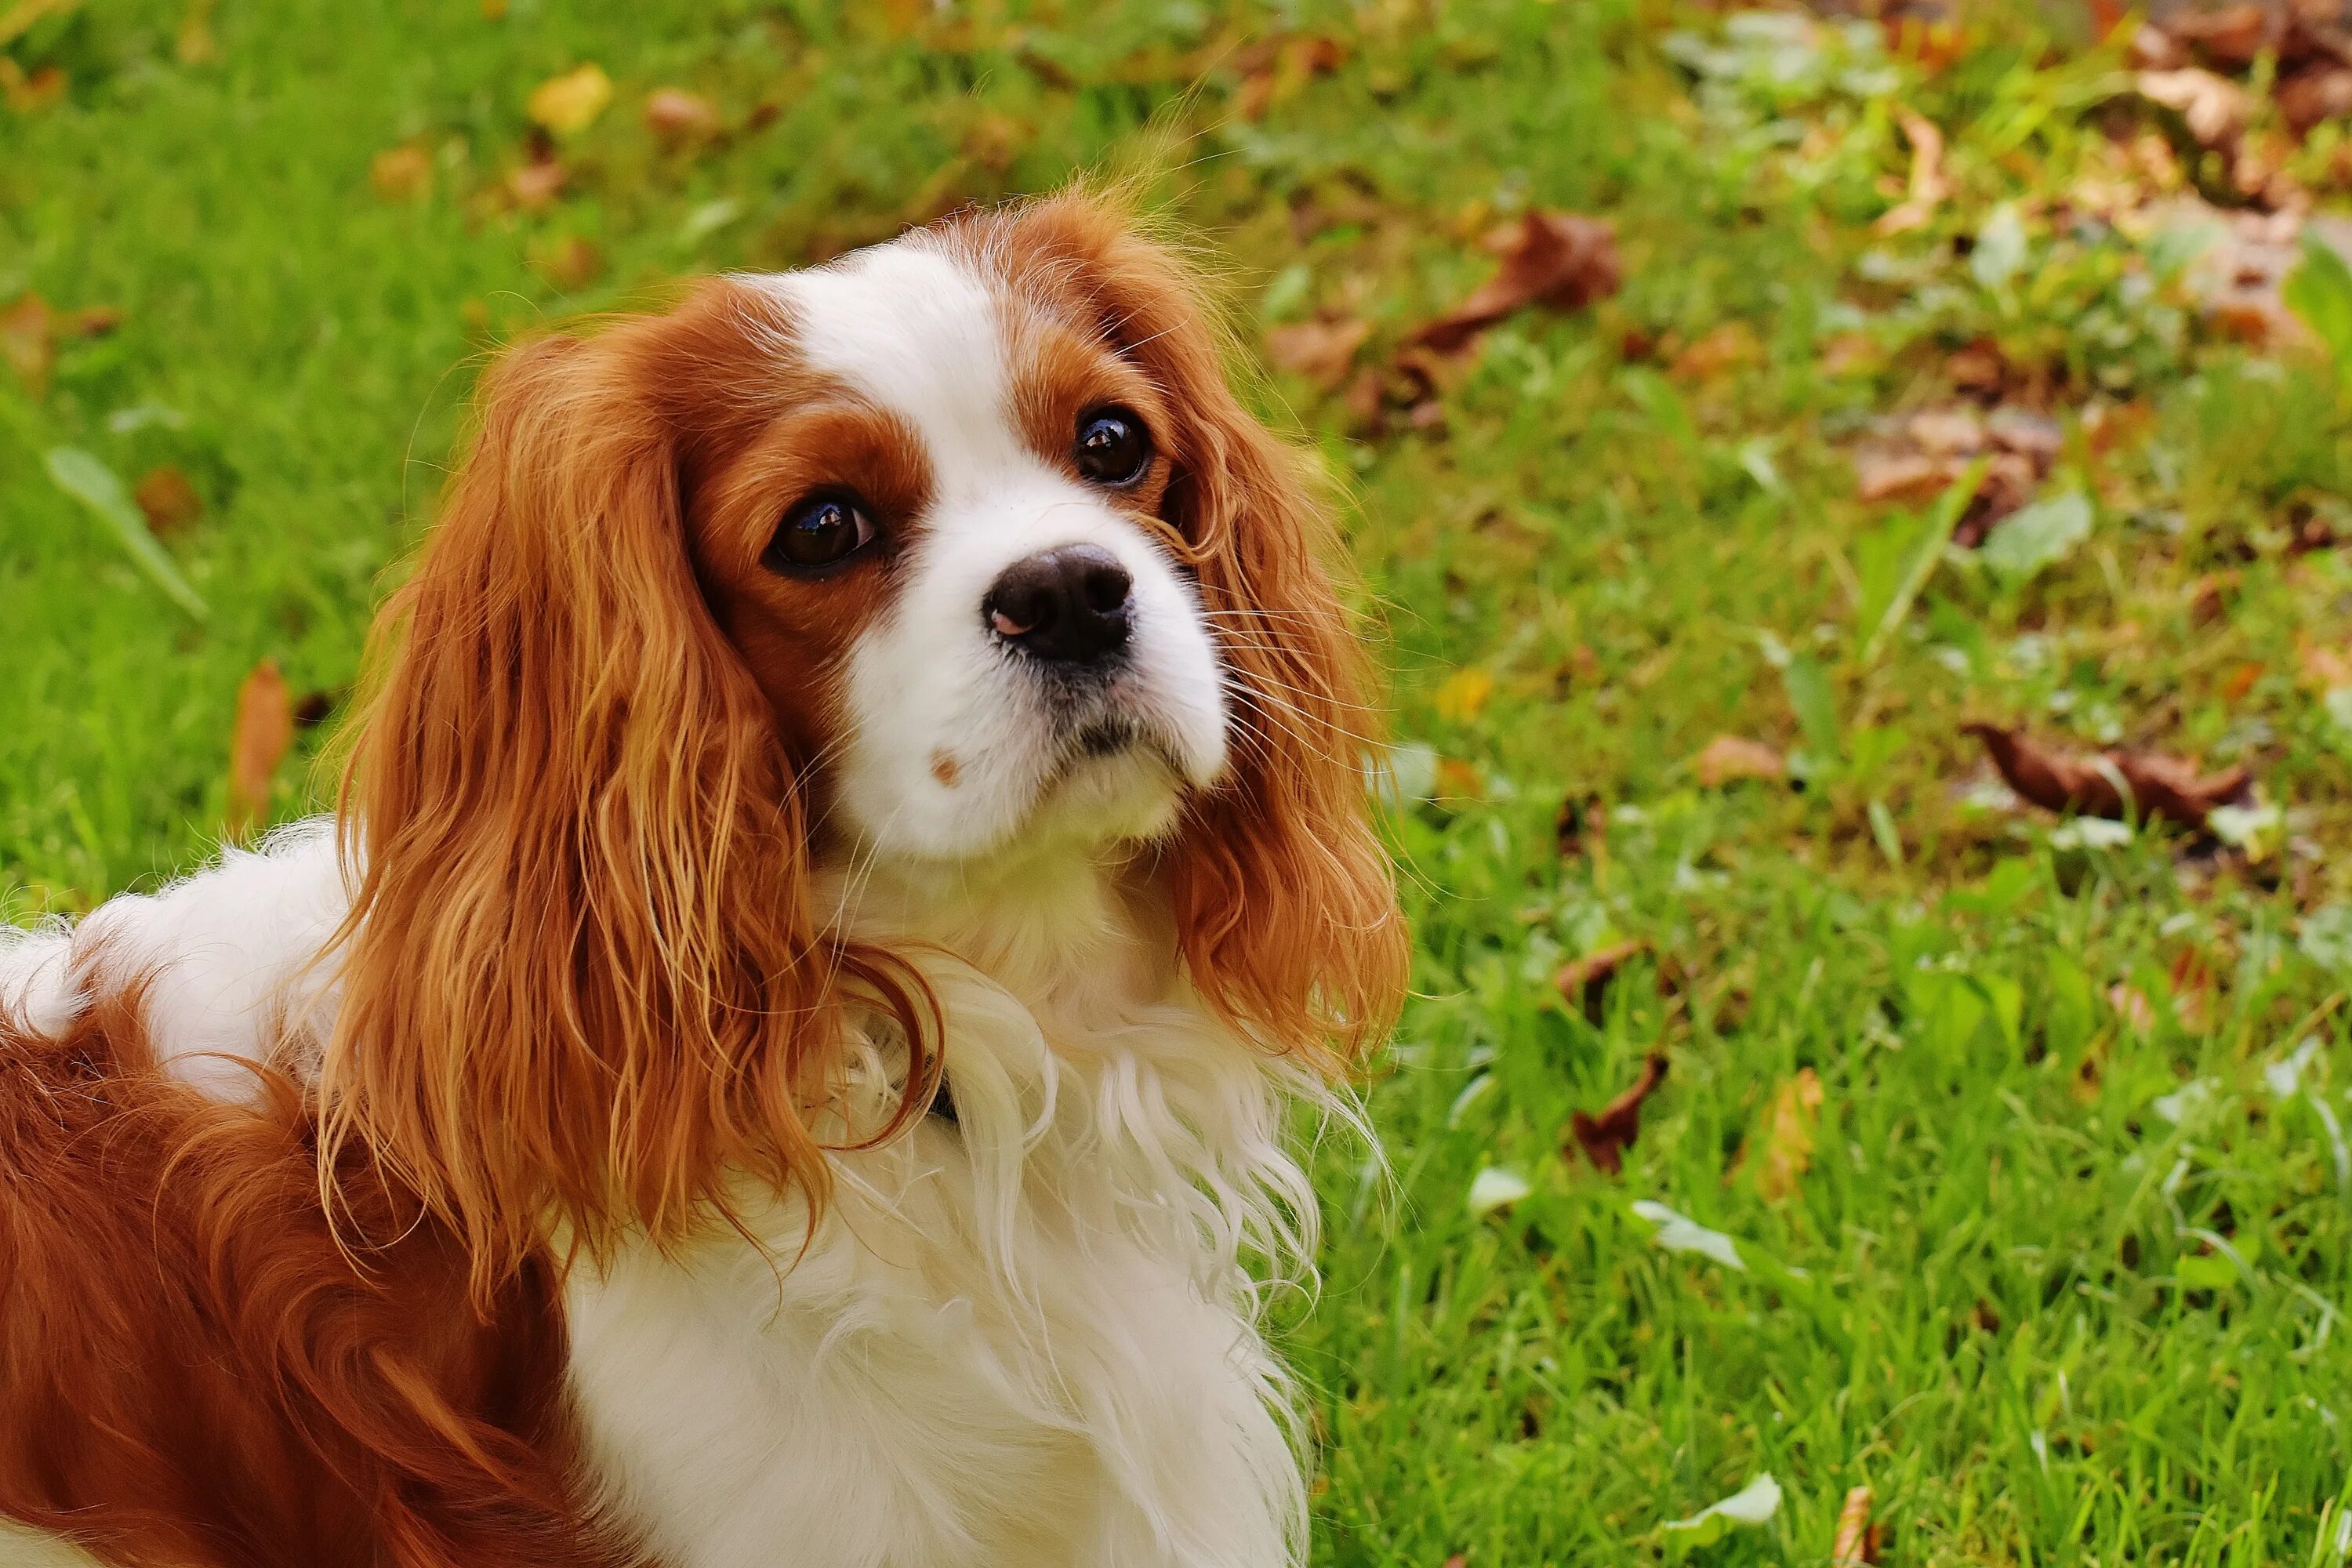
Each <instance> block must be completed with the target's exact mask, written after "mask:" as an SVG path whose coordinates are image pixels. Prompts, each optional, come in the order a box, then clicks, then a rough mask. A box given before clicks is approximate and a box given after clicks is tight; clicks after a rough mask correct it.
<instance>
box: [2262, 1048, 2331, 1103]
mask: <svg viewBox="0 0 2352 1568" xmlns="http://www.w3.org/2000/svg"><path fill="white" fill-rule="evenodd" d="M2318 1054H2319V1037H2317V1036H2316V1035H2306V1036H2305V1037H2304V1041H2303V1044H2301V1045H2299V1046H2297V1047H2295V1048H2294V1055H2293V1056H2291V1057H2289V1058H2286V1060H2284V1061H2283V1062H2273V1063H2271V1065H2270V1066H2268V1067H2266V1068H2263V1082H2264V1083H2266V1084H2268V1085H2270V1090H2271V1093H2272V1094H2273V1095H2275V1096H2276V1097H2277V1098H2279V1099H2281V1100H2290V1099H2293V1098H2294V1092H2295V1090H2297V1089H2301V1088H2302V1087H2303V1075H2304V1073H2305V1071H2306V1070H2307V1069H2308V1068H2310V1066H2311V1058H2314V1057H2315V1056H2317V1055H2318Z"/></svg>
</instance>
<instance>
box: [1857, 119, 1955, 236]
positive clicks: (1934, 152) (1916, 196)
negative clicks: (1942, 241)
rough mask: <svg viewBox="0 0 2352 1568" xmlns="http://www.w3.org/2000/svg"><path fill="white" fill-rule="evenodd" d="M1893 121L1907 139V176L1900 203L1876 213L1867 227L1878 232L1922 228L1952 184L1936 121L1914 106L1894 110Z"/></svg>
mask: <svg viewBox="0 0 2352 1568" xmlns="http://www.w3.org/2000/svg"><path fill="white" fill-rule="evenodd" d="M1895 123H1897V124H1899V125H1901V126H1902V127H1903V139H1904V140H1905V141H1906V142H1910V143H1911V178H1910V181H1909V183H1908V184H1906V187H1905V189H1904V193H1903V201H1902V204H1901V205H1898V206H1894V207H1890V208H1888V209H1887V210H1886V211H1885V212H1884V213H1882V214H1880V215H1879V218H1878V221H1877V222H1876V223H1874V224H1873V225H1871V227H1872V229H1873V230H1874V231H1875V232H1877V233H1879V234H1903V233H1906V232H1907V231H1908V230H1911V229H1915V228H1924V227H1926V226H1927V220H1928V219H1929V218H1931V217H1933V216H1935V213H1936V208H1937V206H1939V205H1942V203H1943V200H1944V198H1945V197H1946V196H1948V195H1951V194H1952V184H1951V182H1950V181H1949V180H1947V179H1946V178H1944V133H1943V132H1942V131H1940V130H1938V129H1937V125H1936V122H1935V121H1932V120H1930V119H1928V118H1927V116H1926V115H1924V114H1921V113H1919V112H1917V111H1916V110H1909V109H1898V110H1895Z"/></svg>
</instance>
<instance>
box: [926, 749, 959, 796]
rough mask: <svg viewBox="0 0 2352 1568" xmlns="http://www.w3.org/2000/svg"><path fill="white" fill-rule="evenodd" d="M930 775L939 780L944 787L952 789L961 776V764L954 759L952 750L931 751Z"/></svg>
mask: <svg viewBox="0 0 2352 1568" xmlns="http://www.w3.org/2000/svg"><path fill="white" fill-rule="evenodd" d="M931 776H932V777H933V778H935V779H937V780H939V781H940V784H942V785H943V786H945V787H946V788H948V789H953V788H955V786H956V780H958V779H960V778H961V777H962V776H963V764H962V763H960V762H957V761H956V759H955V753H954V752H949V751H938V752H932V753H931Z"/></svg>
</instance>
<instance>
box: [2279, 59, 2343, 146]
mask: <svg viewBox="0 0 2352 1568" xmlns="http://www.w3.org/2000/svg"><path fill="white" fill-rule="evenodd" d="M2273 96H2274V97H2275V98H2276V99H2277V100H2278V106H2279V113H2280V114H2281V115H2283V116H2284V117H2285V120H2286V122H2287V123H2288V124H2289V125H2291V126H2293V127H2294V132H2295V134H2296V135H2298V136H2300V135H2303V134H2304V133H2305V132H2308V131H2310V130H2311V128H2312V127H2313V126H2315V125H2317V124H2318V123H2319V122H2320V121H2323V120H2341V119H2343V118H2344V117H2345V116H2347V115H2352V70H2347V69H2346V68H2344V67H2342V66H2325V67H2322V68H2319V69H2317V70H2310V71H2305V72H2303V73H2301V74H2300V75H2297V76H2293V77H2289V78H2288V79H2286V80H2284V81H2283V82H2281V83H2279V85H2278V88H2277V90H2276V92H2275V93H2274V94H2273Z"/></svg>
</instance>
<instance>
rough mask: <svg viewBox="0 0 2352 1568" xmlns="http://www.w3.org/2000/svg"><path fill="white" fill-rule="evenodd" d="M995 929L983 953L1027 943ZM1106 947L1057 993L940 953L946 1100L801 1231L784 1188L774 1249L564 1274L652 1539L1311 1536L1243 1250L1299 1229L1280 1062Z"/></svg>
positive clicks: (1262, 1542) (713, 1548) (1056, 1556)
mask: <svg viewBox="0 0 2352 1568" xmlns="http://www.w3.org/2000/svg"><path fill="white" fill-rule="evenodd" d="M998 929H999V931H1000V933H1001V932H1002V931H1003V927H1002V926H1000V927H999V928H998ZM959 945H960V946H961V948H962V951H965V952H970V951H971V946H970V945H969V944H959ZM993 945H994V946H995V951H994V952H992V953H991V954H989V955H988V957H989V959H992V960H993V961H994V962H991V963H990V969H991V972H992V973H999V974H1001V973H1005V972H1006V971H1007V970H1008V969H1009V970H1015V971H1018V970H1022V969H1024V968H1028V967H1029V966H1028V965H1024V964H1023V963H1021V962H1020V955H1019V953H1018V952H1013V951H1012V950H1010V949H1008V948H1007V947H1005V946H1004V945H1003V943H1002V942H998V943H996V944H993ZM1033 951H1034V949H1033ZM1090 956H1091V957H1093V958H1094V959H1095V960H1096V961H1097V962H1096V963H1095V964H1093V965H1092V966H1090V967H1088V968H1087V969H1086V970H1083V971H1079V972H1072V971H1068V970H1065V971H1064V973H1066V974H1070V973H1078V974H1082V975H1084V976H1085V978H1079V979H1075V980H1073V981H1072V982H1070V983H1068V984H1061V985H1060V986H1059V987H1058V994H1054V995H1050V996H1049V999H1048V1000H1047V1001H1046V1002H1045V1005H1042V1006H1033V1005H1031V1004H1028V1003H1024V1002H1023V1001H1020V1000H1016V999H1015V997H1014V995H1013V993H1012V991H1011V990H1009V989H1008V988H1006V986H1004V985H1003V984H999V983H998V982H997V981H996V980H994V979H992V978H989V977H987V976H984V975H983V974H982V973H981V972H980V971H979V970H978V969H976V968H974V967H971V966H969V965H967V964H965V963H961V962H954V961H927V962H926V963H925V968H926V972H927V974H928V977H929V979H930V981H931V983H932V985H933V987H934V989H935V991H936V992H937V994H938V995H939V997H940V1003H941V1005H942V1008H943V1012H944V1016H945V1018H946V1020H947V1043H946V1049H947V1059H948V1063H949V1070H950V1083H951V1088H952V1090H953V1097H954V1105H955V1110H956V1120H955V1121H954V1122H953V1123H950V1122H947V1121H942V1120H940V1119H938V1118H931V1119H927V1120H926V1121H924V1122H923V1123H922V1125H921V1126H919V1128H918V1129H917V1130H916V1131H915V1132H914V1133H913V1134H912V1135H911V1136H910V1137H908V1138H906V1139H903V1140H901V1141H899V1142H896V1143H894V1144H892V1145H890V1146H888V1147H886V1148H882V1149H877V1150H870V1151H866V1152H858V1153H856V1154H848V1155H844V1156H842V1157H841V1158H840V1159H839V1160H838V1161H837V1165H836V1168H837V1171H838V1175H839V1180H838V1193H837V1199H836V1202H835V1205H834V1207H833V1208H832V1210H831V1211H829V1213H828V1214H827V1215H826V1217H825V1219H824V1222H823V1224H822V1226H821V1227H820V1230H819V1233H818V1235H817V1237H816V1238H815V1239H814V1242H813V1243H812V1244H811V1245H809V1247H808V1248H807V1250H806V1252H805V1254H804V1255H802V1254H801V1250H800V1249H801V1247H802V1242H803V1236H804V1230H803V1225H804V1216H803V1211H802V1210H801V1209H800V1207H799V1206H798V1205H775V1206H774V1207H773V1208H772V1210H771V1212H769V1213H768V1214H766V1215H764V1216H763V1218H762V1219H761V1221H760V1222H759V1223H757V1224H756V1225H755V1226H754V1228H755V1229H756V1230H757V1231H758V1232H759V1233H760V1237H761V1243H762V1244H763V1246H764V1247H765V1251H766V1255H764V1256H763V1253H762V1251H761V1248H756V1247H752V1246H751V1244H750V1243H748V1242H746V1241H744V1240H742V1239H741V1238H740V1237H728V1238H726V1239H724V1240H719V1241H714V1242H711V1243H709V1244H708V1245H706V1246H704V1247H700V1248H699V1249H698V1250H696V1251H695V1252H693V1253H692V1254H691V1255H689V1256H685V1257H680V1258H662V1257H659V1256H657V1255H656V1254H655V1253H654V1252H652V1251H651V1250H650V1249H638V1250H635V1251H632V1252H630V1253H628V1254H626V1255H625V1256H623V1257H621V1258H617V1259H615V1260H614V1262H613V1263H612V1265H611V1266H610V1267H609V1268H606V1269H604V1270H603V1271H602V1272H593V1271H589V1270H584V1269H583V1271H582V1272H581V1273H580V1274H579V1275H578V1276H576V1277H575V1280H574V1283H573V1285H572V1289H571V1291H570V1295H569V1299H568V1300H569V1308H570V1312H571V1320H572V1322H571V1327H572V1342H573V1345H572V1356H573V1361H572V1381H573V1387H574V1392H575V1394H576V1397H577V1401H578V1405H579V1407H580V1410H581V1414H582V1415H583V1421H584V1424H585V1427H586V1432H587V1437H588V1444H589V1450H590V1455H591V1458H592V1463H593V1466H594V1468H595V1469H596V1470H597V1472H598V1474H599V1476H600V1478H601V1479H602V1480H603V1481H604V1485H605V1487H606V1489H607V1493H608V1496H609V1498H610V1500H611V1501H612V1503H613V1504H614V1506H615V1507H616V1508H617V1510H619V1511H620V1512H621V1514H622V1515H623V1516H624V1517H625V1518H627V1519H629V1520H632V1521H635V1522H636V1523H638V1524H639V1525H640V1526H641V1527H642V1528H643V1529H645V1530H646V1532H647V1535H648V1538H649V1541H650V1542H651V1543H652V1544H653V1545H654V1546H655V1547H656V1549H657V1550H658V1551H659V1552H661V1553H662V1554H663V1556H664V1559H665V1561H667V1562H668V1563H674V1564H675V1565H676V1568H754V1565H760V1568H768V1565H777V1564H786V1563H790V1564H809V1565H811V1568H983V1565H985V1568H1081V1565H1083V1568H1148V1565H1153V1564H1168V1565H1171V1568H1173V1565H1176V1564H1183V1565H1186V1568H1210V1565H1216V1568H1280V1565H1283V1564H1286V1563H1292V1562H1294V1561H1296V1560H1297V1557H1298V1555H1299V1554H1300V1553H1301V1552H1302V1551H1303V1527H1304V1520H1305V1497H1304V1489H1303V1484H1302V1477H1301V1473H1300V1466H1299V1462H1298V1457H1297V1451H1296V1448H1295V1446H1294V1442H1293V1439H1292V1436H1291V1434H1290V1432H1289V1429H1288V1426H1287V1421H1286V1417H1287V1414H1288V1409H1289V1403H1288V1399H1287V1397H1286V1394H1287V1391H1286V1384H1285V1380H1284V1377H1283V1374H1282V1372H1281V1369H1280V1367H1279V1365H1278V1363H1276V1361H1275V1359H1274V1358H1273V1356H1272V1355H1271V1353H1270V1352H1269V1351H1268V1349H1267V1347H1266V1345H1265V1342H1264V1340H1263V1339H1262V1338H1261V1336H1260V1334H1259V1332H1258V1330H1257V1327H1256V1322H1255V1316H1256V1314H1255V1305H1256V1293H1255V1288H1254V1287H1253V1286H1252V1284H1251V1282H1250V1280H1249V1279H1248V1277H1247V1275H1246V1274H1245V1272H1244V1270H1243V1268H1241V1266H1240V1262H1239V1258H1240V1257H1241V1255H1242V1254H1243V1253H1244V1251H1246V1250H1251V1249H1255V1250H1260V1251H1262V1252H1266V1253H1271V1254H1276V1255H1280V1254H1283V1253H1286V1252H1289V1251H1290V1250H1291V1249H1292V1248H1293V1247H1296V1246H1297V1244H1298V1242H1299V1240H1300V1238H1299V1237H1297V1236H1296V1235H1295V1234H1292V1233H1291V1232H1292V1230H1293V1229H1294V1227H1296V1226H1298V1225H1299V1224H1301V1223H1302V1220H1301V1216H1307V1217H1306V1220H1305V1223H1311V1215H1312V1212H1313V1211H1312V1208H1311V1206H1309V1205H1310V1204H1311V1197H1310V1194H1308V1192H1307V1186H1306V1181H1305V1177H1304V1175H1303V1173H1301V1172H1300V1171H1299V1169H1298V1167H1297V1165H1296V1163H1294V1162H1293V1161H1292V1160H1291V1159H1290V1158H1289V1156H1288V1155H1287V1154H1286V1152H1285V1148H1284V1137H1283V1126H1282V1121H1283V1112H1284V1109H1285V1096H1284V1094H1283V1093H1282V1092H1281V1090H1282V1089H1284V1088H1285V1087H1286V1086H1285V1085H1284V1084H1283V1082H1282V1079H1284V1077H1285V1076H1286V1075H1285V1074H1284V1073H1283V1072H1282V1070H1281V1069H1280V1068H1277V1067H1275V1066H1272V1065H1270V1064H1269V1062H1268V1060H1267V1058H1265V1056H1264V1055H1263V1054H1262V1053H1260V1052H1258V1051H1256V1050H1255V1049H1253V1048H1252V1047H1250V1046H1249V1045H1248V1044H1247V1043H1246V1042H1244V1041H1243V1040H1241V1039H1239V1038H1238V1037H1235V1036H1234V1035H1233V1034H1232V1033H1231V1031H1229V1030H1228V1029H1226V1028H1224V1027H1223V1026H1220V1025H1218V1024H1216V1023H1215V1022H1213V1020H1212V1019H1210V1018H1209V1017H1207V1016H1205V1015H1204V1014H1203V1013H1202V1011H1201V1010H1199V1009H1198V1008H1197V1007H1195V1006H1193V1005H1188V1004H1187V1003H1186V1002H1185V1001H1184V1000H1182V999H1181V996H1179V997H1178V998H1176V999H1172V1000H1171V999H1162V1000H1159V1001H1155V1002H1151V1003H1144V1004H1139V1003H1135V1002H1131V1001H1122V1000H1120V999H1119V998H1118V995H1117V992H1118V991H1120V990H1123V989H1125V987H1124V986H1123V985H1120V984H1116V983H1115V982H1113V981H1111V980H1109V979H1107V978H1106V977H1109V976H1116V975H1117V974H1118V973H1120V969H1121V966H1120V965H1119V964H1118V963H1117V962H1115V959H1116V955H1115V954H1111V953H1096V954H1092V955H1090ZM1055 967H1057V968H1058V967H1060V966H1059V965H1055ZM1032 978H1033V979H1034V975H1033V976H1032ZM1046 979H1047V983H1046V984H1043V985H1038V984H1024V987H1023V989H1024V994H1026V995H1028V996H1030V997H1032V998H1035V997H1038V996H1039V995H1040V994H1041V993H1047V994H1050V993H1053V992H1055V990H1056V987H1055V985H1054V984H1053V983H1052V982H1053V977H1051V976H1048V977H1046ZM1041 1017H1042V1019H1043V1020H1044V1022H1043V1025H1042V1026H1041ZM1048 1031H1050V1032H1051V1036H1052V1038H1051V1041H1050V1043H1049V1041H1048V1038H1047V1032H1048ZM1289 1087H1297V1086H1296V1085H1293V1086H1289ZM796 1255H798V1256H797V1260H795V1259H796ZM771 1258H773V1260H774V1261H771Z"/></svg>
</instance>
